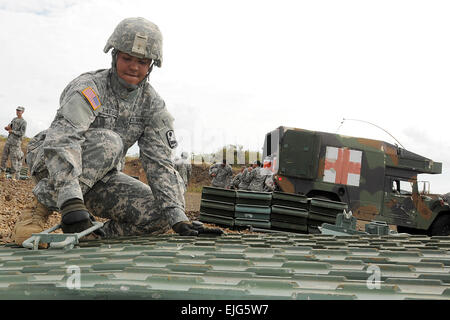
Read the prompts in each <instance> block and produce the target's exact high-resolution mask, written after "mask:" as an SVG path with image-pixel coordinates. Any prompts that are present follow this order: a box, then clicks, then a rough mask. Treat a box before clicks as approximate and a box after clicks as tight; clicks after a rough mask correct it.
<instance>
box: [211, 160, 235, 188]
mask: <svg viewBox="0 0 450 320" xmlns="http://www.w3.org/2000/svg"><path fill="white" fill-rule="evenodd" d="M209 175H210V176H211V177H212V178H213V179H212V181H211V186H213V187H216V188H229V185H230V180H231V177H232V176H233V170H231V167H230V165H229V164H227V161H226V160H225V159H224V160H223V161H222V163H215V164H213V165H211V167H209Z"/></svg>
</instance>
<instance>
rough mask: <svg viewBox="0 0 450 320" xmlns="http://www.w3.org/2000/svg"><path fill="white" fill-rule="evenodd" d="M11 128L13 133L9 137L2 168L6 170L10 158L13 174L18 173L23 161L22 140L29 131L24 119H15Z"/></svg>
mask: <svg viewBox="0 0 450 320" xmlns="http://www.w3.org/2000/svg"><path fill="white" fill-rule="evenodd" d="M9 126H10V127H11V133H10V134H9V135H8V139H7V140H6V143H5V147H4V148H3V153H2V159H1V164H0V168H1V169H3V170H4V169H5V168H6V162H7V161H8V157H10V159H11V169H12V172H13V173H14V172H17V173H18V172H19V170H20V167H21V164H22V159H23V152H22V149H21V145H22V138H23V137H24V136H25V131H26V129H27V122H26V121H25V119H23V118H18V117H15V118H14V119H13V120H12V121H11V123H10V124H9Z"/></svg>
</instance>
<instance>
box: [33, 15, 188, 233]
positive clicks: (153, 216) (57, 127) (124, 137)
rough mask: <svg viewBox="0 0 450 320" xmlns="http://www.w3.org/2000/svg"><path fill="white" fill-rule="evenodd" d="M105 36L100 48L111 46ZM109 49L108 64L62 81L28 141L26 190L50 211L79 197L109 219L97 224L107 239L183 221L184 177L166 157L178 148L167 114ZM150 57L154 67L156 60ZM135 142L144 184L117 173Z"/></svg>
mask: <svg viewBox="0 0 450 320" xmlns="http://www.w3.org/2000/svg"><path fill="white" fill-rule="evenodd" d="M138 19H139V18H138ZM124 21H125V20H124ZM119 26H120V25H119ZM128 27H130V25H129V26H128ZM131 27H133V25H131ZM154 27H155V28H157V27H156V25H155V26H154ZM158 34H159V30H158ZM138 35H139V34H136V38H134V34H133V39H135V40H134V45H133V50H135V47H136V48H137V49H136V50H137V52H138V51H139V50H143V49H142V46H141V48H140V49H139V41H137V42H136V39H138ZM112 37H113V36H112ZM112 37H111V38H110V39H109V40H108V44H107V46H106V47H105V52H107V51H109V49H110V48H111V47H112V46H114V39H112ZM122 40H123V41H126V39H125V40H124V39H122ZM138 40H139V39H138ZM159 40H160V39H159ZM155 41H156V42H157V41H158V39H156V40H155ZM136 43H137V44H138V45H137V46H136ZM144 45H145V43H144ZM153 47H155V44H154V45H153ZM144 49H145V48H144ZM133 53H135V52H134V51H133ZM116 54H117V52H115V50H113V63H112V68H111V69H107V70H97V71H93V72H88V73H84V74H82V75H80V76H79V77H77V78H76V79H74V80H73V81H72V82H70V83H69V84H68V86H67V87H66V88H65V89H64V91H63V92H62V94H61V98H60V108H59V109H58V111H57V114H56V117H55V118H54V120H53V122H52V124H51V126H50V128H49V129H47V130H46V131H44V132H41V133H39V134H38V135H36V136H35V137H34V138H33V140H32V141H30V144H29V147H28V152H27V163H28V165H29V166H30V172H31V174H32V175H33V177H34V178H35V181H36V182H37V184H36V186H35V188H34V189H33V193H34V195H35V196H36V197H37V199H38V201H39V202H40V203H42V204H44V205H45V206H46V207H47V208H50V209H53V210H58V209H60V208H61V206H62V205H63V204H64V203H65V202H66V201H67V200H69V199H74V198H76V199H81V200H84V203H85V205H86V207H87V209H88V210H89V211H90V213H92V214H93V215H95V216H99V217H103V218H109V219H110V220H109V221H107V222H106V223H105V225H104V227H103V231H104V232H105V234H106V237H115V236H122V235H140V234H149V233H161V232H165V231H166V230H168V228H169V227H172V226H173V225H174V224H176V223H177V222H180V221H189V219H188V218H187V216H186V214H185V211H184V210H185V203H184V197H183V192H184V188H183V181H182V178H181V177H180V175H179V174H178V172H177V170H175V168H174V164H173V161H172V160H171V155H172V149H173V148H175V147H176V145H177V143H176V140H175V135H174V132H173V124H172V122H173V118H172V116H171V115H170V114H169V112H168V111H167V109H166V106H165V103H164V101H163V100H162V99H161V97H160V96H159V95H158V94H157V92H156V91H155V90H154V89H153V87H152V86H151V85H150V84H149V83H148V82H147V81H146V79H147V77H148V75H147V77H146V78H145V79H144V80H143V81H142V82H141V83H140V84H138V85H136V86H133V85H131V84H127V83H125V82H124V81H123V80H122V79H121V78H119V77H118V75H117V71H116V68H115V60H116ZM152 58H153V59H154V63H155V65H157V66H160V65H161V57H152ZM150 71H151V70H150ZM136 141H137V142H138V145H139V149H140V160H141V163H142V166H143V168H144V170H145V172H146V175H147V180H148V183H149V186H148V185H145V184H144V183H142V182H140V181H139V180H136V179H134V178H132V177H130V176H128V175H126V174H124V173H121V172H120V170H121V168H122V167H123V164H124V157H125V155H126V153H127V150H128V149H129V148H130V147H131V146H132V145H133V144H134V143H135V142H136Z"/></svg>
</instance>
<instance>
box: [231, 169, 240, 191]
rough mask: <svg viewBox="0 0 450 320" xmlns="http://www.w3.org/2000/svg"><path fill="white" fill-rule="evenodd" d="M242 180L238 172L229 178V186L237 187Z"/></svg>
mask: <svg viewBox="0 0 450 320" xmlns="http://www.w3.org/2000/svg"><path fill="white" fill-rule="evenodd" d="M241 181H242V172H239V173H238V174H237V175H235V176H234V178H233V179H231V183H230V187H231V188H233V189H239V184H240V183H241Z"/></svg>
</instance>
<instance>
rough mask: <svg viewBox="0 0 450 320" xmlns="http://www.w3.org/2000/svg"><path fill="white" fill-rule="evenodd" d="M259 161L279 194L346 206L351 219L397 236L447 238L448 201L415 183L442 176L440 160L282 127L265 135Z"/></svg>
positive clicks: (367, 141) (368, 141)
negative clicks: (388, 227)
mask: <svg viewBox="0 0 450 320" xmlns="http://www.w3.org/2000/svg"><path fill="white" fill-rule="evenodd" d="M263 157H264V158H265V159H266V164H265V166H266V167H267V166H269V167H270V168H271V170H272V171H273V173H274V175H273V177H274V180H275V182H276V185H277V189H278V190H280V191H283V192H288V193H297V194H303V195H306V196H308V197H311V198H313V197H315V198H324V199H329V200H333V201H341V202H345V203H347V204H348V208H349V210H351V211H352V213H353V215H354V216H355V217H356V218H358V219H360V220H366V221H371V220H378V221H385V222H386V223H388V224H392V225H396V226H397V230H398V231H399V232H407V233H411V234H414V233H416V234H427V235H449V234H450V207H449V204H448V202H446V201H445V200H444V199H443V198H442V196H440V195H437V194H431V193H430V192H429V190H430V185H429V182H419V181H418V180H417V175H418V174H423V173H426V174H439V173H442V163H440V162H434V161H433V160H430V159H428V158H425V157H423V156H420V155H418V154H415V153H413V152H410V151H408V150H405V149H404V148H400V147H398V146H397V145H393V144H390V143H387V142H384V141H379V140H372V139H366V138H357V137H350V136H344V135H339V134H333V133H327V132H319V131H309V130H304V129H297V128H289V127H283V126H281V127H278V128H277V129H275V130H274V131H271V132H269V133H267V134H266V137H265V141H264V151H263ZM267 159H270V161H269V165H267ZM419 186H420V190H419Z"/></svg>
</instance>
